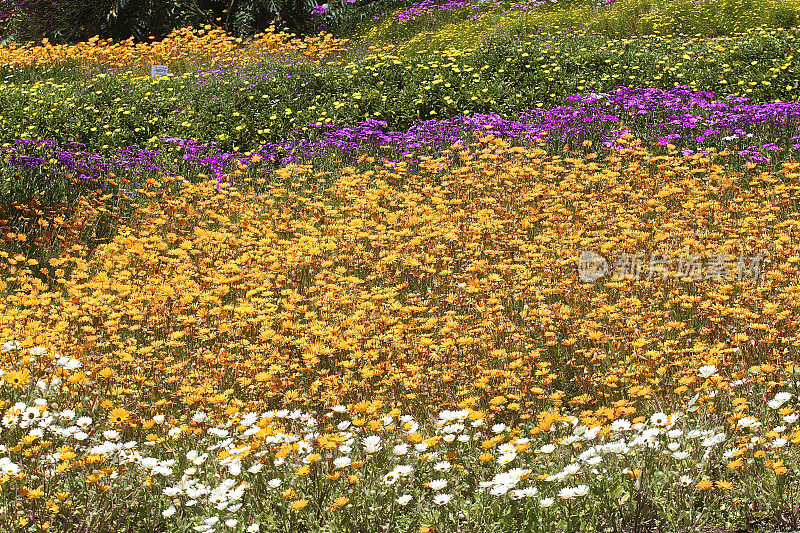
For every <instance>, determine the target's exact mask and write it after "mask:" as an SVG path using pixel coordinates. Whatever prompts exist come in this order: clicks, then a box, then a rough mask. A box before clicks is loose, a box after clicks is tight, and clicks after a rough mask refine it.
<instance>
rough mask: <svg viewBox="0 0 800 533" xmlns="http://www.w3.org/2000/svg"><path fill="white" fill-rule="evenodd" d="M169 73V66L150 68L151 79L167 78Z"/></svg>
mask: <svg viewBox="0 0 800 533" xmlns="http://www.w3.org/2000/svg"><path fill="white" fill-rule="evenodd" d="M168 72H169V66H167V65H153V66H151V67H150V77H151V78H160V77H161V76H166V75H167V73H168Z"/></svg>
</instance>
